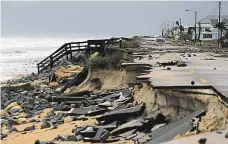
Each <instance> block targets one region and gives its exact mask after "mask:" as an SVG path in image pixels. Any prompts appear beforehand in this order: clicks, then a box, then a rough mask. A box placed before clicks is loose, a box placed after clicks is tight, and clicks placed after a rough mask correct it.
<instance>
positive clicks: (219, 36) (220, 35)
mask: <svg viewBox="0 0 228 144" xmlns="http://www.w3.org/2000/svg"><path fill="white" fill-rule="evenodd" d="M218 6H219V18H218V24H219V27H220V26H221V23H220V17H221V15H220V13H221V1H219V2H218ZM219 27H218V47H219V45H220V44H219V39H220V38H221V37H222V33H221V27H220V28H219Z"/></svg>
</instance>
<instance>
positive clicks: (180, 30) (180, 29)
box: [179, 18, 182, 37]
mask: <svg viewBox="0 0 228 144" xmlns="http://www.w3.org/2000/svg"><path fill="white" fill-rule="evenodd" d="M181 27H182V26H181V18H180V23H179V30H180V35H179V36H180V37H181Z"/></svg>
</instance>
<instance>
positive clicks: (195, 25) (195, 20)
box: [195, 12, 197, 43]
mask: <svg viewBox="0 0 228 144" xmlns="http://www.w3.org/2000/svg"><path fill="white" fill-rule="evenodd" d="M196 18H197V12H195V43H196V39H197V35H196V21H197V19H196Z"/></svg>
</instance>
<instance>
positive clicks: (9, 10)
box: [1, 1, 228, 37]
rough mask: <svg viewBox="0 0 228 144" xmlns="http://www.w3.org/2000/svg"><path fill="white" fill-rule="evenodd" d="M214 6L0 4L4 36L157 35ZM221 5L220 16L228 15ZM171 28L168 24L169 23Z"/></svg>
mask: <svg viewBox="0 0 228 144" xmlns="http://www.w3.org/2000/svg"><path fill="white" fill-rule="evenodd" d="M217 5H218V4H217V2H184V1H183V2H164V1H163V2H154V1H147V2H139V1H138V2H121V1H114V2H104V1H103V2H88V1H87V2H80V1H68V2H64V1H56V2H54V1H50V2H41V1H40V2H39V1H24V2H19V1H1V30H2V33H1V35H2V36H3V37H4V36H25V37H26V36H46V37H68V36H78V37H87V36H128V35H149V34H157V33H159V26H160V24H161V23H162V22H167V21H175V20H174V19H172V17H181V18H182V23H183V24H185V25H191V24H193V22H194V21H193V20H194V15H193V14H192V13H190V12H186V11H185V10H186V9H189V8H190V9H193V10H196V11H197V12H198V13H199V14H198V19H201V18H204V17H206V16H207V15H209V14H217V10H218V8H217V7H218V6H217ZM227 6H228V5H227V2H223V5H222V14H228V9H225V7H227ZM170 25H171V23H170Z"/></svg>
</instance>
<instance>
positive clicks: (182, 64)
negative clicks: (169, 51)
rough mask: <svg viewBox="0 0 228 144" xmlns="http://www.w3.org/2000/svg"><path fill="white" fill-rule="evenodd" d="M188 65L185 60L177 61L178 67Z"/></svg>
mask: <svg viewBox="0 0 228 144" xmlns="http://www.w3.org/2000/svg"><path fill="white" fill-rule="evenodd" d="M186 66H187V64H186V63H184V62H178V63H177V67H186Z"/></svg>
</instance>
